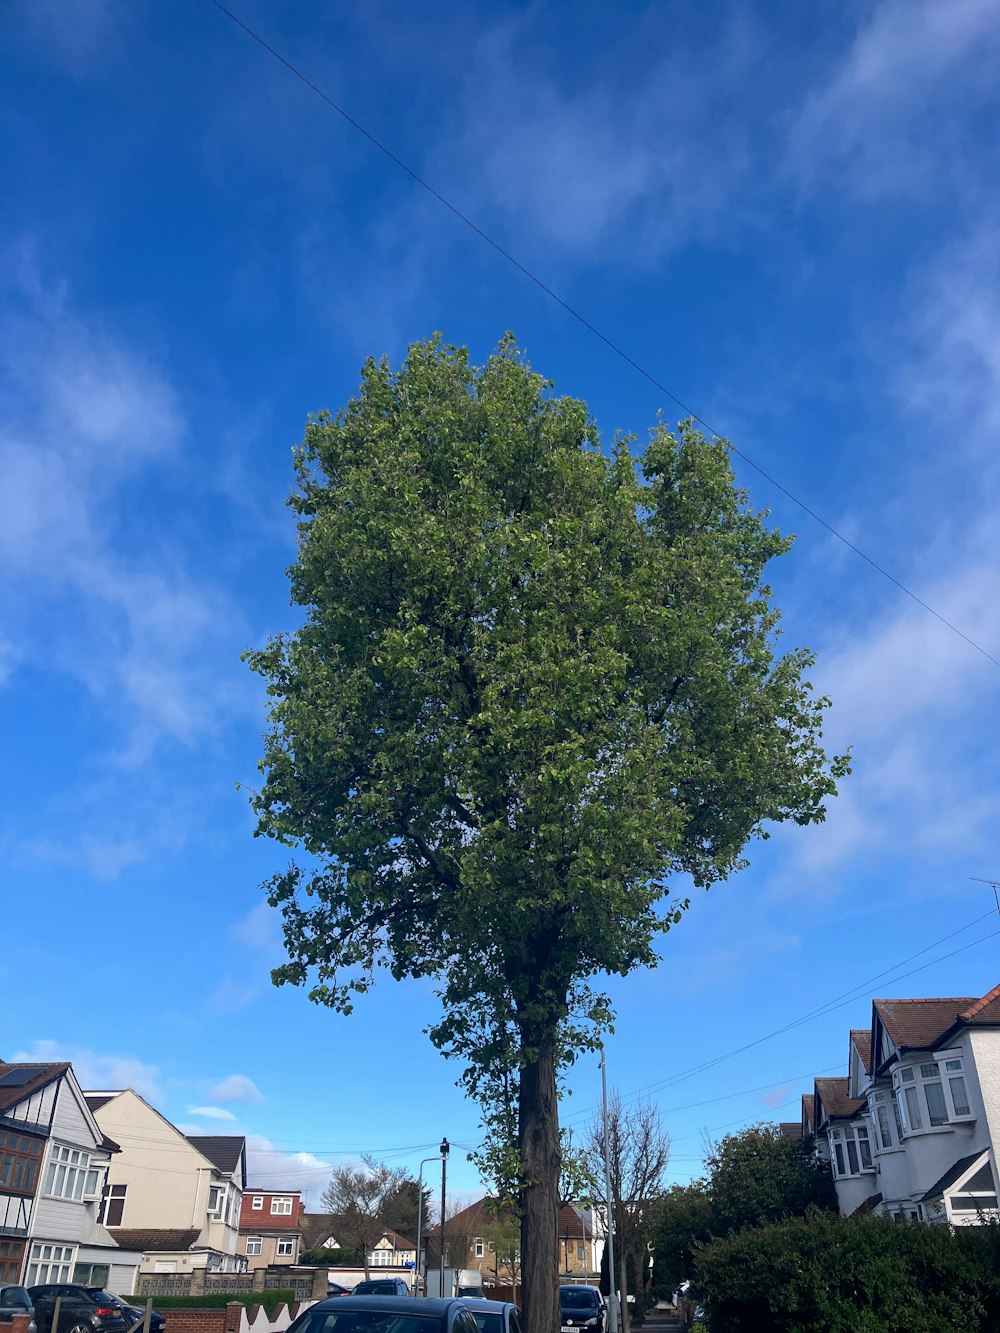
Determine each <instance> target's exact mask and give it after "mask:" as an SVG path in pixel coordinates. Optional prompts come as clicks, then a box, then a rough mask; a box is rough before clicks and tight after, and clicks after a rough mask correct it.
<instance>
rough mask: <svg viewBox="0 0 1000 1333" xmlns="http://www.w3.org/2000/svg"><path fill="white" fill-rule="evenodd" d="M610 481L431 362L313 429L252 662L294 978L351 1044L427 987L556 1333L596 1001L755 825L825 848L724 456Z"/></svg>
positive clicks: (300, 455) (576, 429)
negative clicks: (511, 1164)
mask: <svg viewBox="0 0 1000 1333" xmlns="http://www.w3.org/2000/svg"><path fill="white" fill-rule="evenodd" d="M632 444H633V441H631V440H630V439H627V438H619V439H617V440H615V441H614V443H613V444H612V445H611V447H610V448H609V449H608V451H607V452H604V451H602V449H601V444H600V439H599V436H598V432H597V429H596V427H595V425H594V423H593V421H592V420H591V418H590V416H589V414H588V411H587V408H586V405H585V404H584V403H583V402H580V401H578V400H575V399H572V398H560V397H557V396H555V395H554V394H553V393H552V392H551V386H550V385H548V384H547V382H546V381H545V380H544V379H543V378H542V377H541V376H540V375H538V374H536V373H534V372H533V371H532V370H531V369H530V367H529V366H528V365H527V364H526V363H525V361H524V359H523V357H522V356H521V354H520V353H519V351H518V349H517V347H516V345H515V343H514V341H513V339H512V338H511V337H508V338H505V339H504V340H503V341H502V342H501V344H500V346H499V348H498V350H497V352H496V353H495V354H494V355H493V356H491V357H490V358H489V360H488V361H487V362H486V364H485V365H482V366H475V365H473V364H472V363H471V362H470V360H469V357H468V354H467V352H466V351H465V350H464V349H462V348H455V347H449V346H446V345H444V344H443V343H442V342H441V341H440V339H438V338H434V339H431V340H430V341H427V342H422V343H416V344H414V345H413V346H412V347H411V348H410V349H409V352H408V354H407V357H406V359H405V361H404V363H403V365H402V366H401V368H400V369H399V370H393V369H392V368H391V367H390V366H389V364H388V363H387V362H386V361H380V362H376V361H374V360H370V361H368V362H366V364H365V366H364V369H363V372H362V379H361V386H360V389H359V391H358V393H357V395H356V396H355V397H354V398H352V399H351V401H350V402H349V403H348V404H347V405H346V406H345V407H344V408H343V409H342V410H341V411H340V412H338V413H337V414H336V416H333V415H330V414H329V413H321V414H320V415H318V416H317V417H315V418H313V419H311V420H310V421H309V423H308V425H307V428H306V434H305V440H304V443H303V445H302V447H301V448H300V449H299V450H298V452H297V454H296V469H297V482H298V485H297V489H296V491H295V493H294V495H293V496H292V500H291V503H292V505H293V508H294V509H295V511H296V512H297V514H298V517H299V550H298V558H297V560H296V562H295V564H294V565H293V567H292V568H291V570H290V578H291V588H292V598H293V601H294V603H295V604H296V605H297V606H299V607H300V608H301V609H302V611H303V613H304V619H303V623H302V625H301V627H300V628H299V629H297V630H296V631H295V632H293V633H291V634H287V635H283V636H280V637H278V638H276V639H273V640H272V641H271V642H269V643H268V644H267V645H266V646H265V647H263V648H261V649H259V650H257V651H254V652H251V653H249V654H248V655H247V656H248V659H249V661H250V664H251V666H252V668H253V669H254V670H255V671H257V672H259V673H260V674H261V675H262V676H263V677H264V678H265V679H266V681H267V687H268V693H269V696H270V704H269V712H270V729H269V731H268V733H267V735H266V738H265V746H266V748H265V753H264V757H263V759H262V761H261V768H262V771H263V772H264V774H265V781H264V785H263V788H262V790H261V792H260V793H259V794H258V795H257V796H256V797H255V798H254V807H255V810H256V813H257V817H258V828H257V831H258V833H259V834H261V835H265V836H268V837H273V838H276V839H278V840H279V841H281V842H283V843H285V844H287V845H288V846H290V847H297V848H299V849H300V850H301V852H302V853H303V854H304V857H305V860H304V861H302V862H299V861H293V862H292V864H290V865H289V867H288V869H287V870H286V871H284V872H283V873H280V874H278V875H276V876H275V877H274V878H273V879H272V880H271V881H269V883H268V885H267V888H268V894H269V901H270V902H271V903H272V904H273V905H275V906H277V907H280V908H281V910H282V913H283V917H284V938H285V947H286V950H287V953H288V961H287V962H286V963H284V964H283V965H282V966H280V967H278V968H277V969H276V970H275V972H274V974H273V975H274V980H275V982H276V983H277V984H282V983H286V982H287V983H292V984H297V985H302V984H307V983H308V984H309V986H310V989H309V995H310V998H311V999H312V1000H314V1001H315V1002H317V1003H319V1004H324V1005H329V1006H330V1007H332V1008H334V1009H338V1010H340V1011H342V1012H349V1011H350V1009H351V1007H352V1005H353V1002H354V999H355V997H356V996H357V995H358V994H359V993H362V992H364V991H365V990H367V989H368V988H369V987H370V985H371V984H372V982H373V979H374V977H375V974H376V972H377V971H378V970H379V969H380V968H385V969H387V970H388V971H389V973H390V974H391V975H392V976H393V977H395V978H397V979H400V980H401V979H403V978H407V977H433V978H435V979H436V980H437V982H438V985H439V994H440V997H441V1001H442V1011H441V1018H440V1021H439V1022H438V1023H437V1024H436V1025H435V1026H434V1027H433V1029H432V1032H431V1036H432V1038H433V1040H434V1041H435V1043H436V1044H437V1045H438V1046H440V1047H441V1048H442V1049H443V1050H445V1051H446V1052H448V1053H449V1054H452V1055H455V1056H457V1057H459V1058H460V1059H461V1060H463V1062H464V1064H465V1069H466V1073H465V1080H466V1086H467V1087H468V1088H469V1090H470V1092H472V1093H473V1094H474V1095H479V1096H481V1097H482V1098H483V1099H484V1101H485V1102H486V1106H487V1113H489V1109H490V1107H491V1106H493V1105H494V1104H495V1102H494V1100H493V1098H494V1097H495V1093H496V1090H497V1088H498V1087H499V1086H501V1082H502V1080H501V1079H500V1074H501V1073H503V1074H504V1075H505V1077H506V1079H507V1086H508V1087H511V1089H512V1093H513V1096H514V1097H515V1099H516V1105H517V1113H518V1114H517V1136H518V1163H517V1166H518V1178H517V1180H516V1184H515V1188H516V1194H517V1197H518V1201H519V1203H520V1207H521V1211H522V1255H523V1278H524V1301H525V1307H526V1310H527V1312H528V1319H529V1327H530V1328H531V1329H532V1333H535V1329H536V1328H537V1330H538V1333H542V1330H545V1333H548V1330H549V1328H550V1327H551V1326H552V1324H553V1323H554V1322H556V1321H557V1319H558V1314H557V1290H556V1281H557V1272H558V1269H557V1263H558V1256H557V1247H556V1242H555V1239H554V1238H555V1234H556V1228H555V1217H556V1215H557V1211H558V1176H559V1158H560V1147H559V1136H558V1105H557V1091H556V1080H557V1076H558V1070H559V1068H560V1066H561V1065H562V1064H563V1063H564V1062H565V1061H566V1060H567V1059H570V1058H572V1055H573V1053H574V1052H575V1051H577V1050H579V1049H580V1048H581V1047H584V1046H587V1045H590V1044H593V1043H594V1042H595V1041H596V1040H597V1039H598V1037H599V1034H600V1030H601V1029H602V1027H604V1026H606V1025H607V1023H608V1022H609V1020H610V1011H609V1006H608V1003H607V1000H606V999H605V997H604V996H603V995H602V993H601V991H600V988H599V986H598V987H597V988H596V989H595V988H594V986H593V985H592V980H593V978H595V977H600V976H601V975H608V974H618V975H622V976H624V975H627V974H628V973H629V972H630V971H631V970H632V969H634V968H635V967H638V966H640V965H648V966H653V965H654V964H655V963H656V961H657V953H656V948H655V944H656V941H657V939H658V937H659V936H661V935H662V933H663V932H664V931H665V930H667V929H668V928H669V927H670V926H671V925H672V924H676V922H677V921H679V920H680V917H681V912H682V909H683V906H684V905H685V903H684V900H683V899H682V900H681V901H678V900H677V899H676V898H671V897H670V893H669V885H670V882H671V879H672V877H674V876H678V875H681V874H684V875H687V876H690V878H691V880H692V881H693V882H694V884H695V885H698V886H702V887H706V888H707V887H708V886H710V885H711V884H713V883H714V882H716V881H717V880H720V879H722V878H724V877H726V876H727V875H729V874H731V873H732V872H733V871H735V870H737V869H738V868H739V867H740V866H741V865H742V864H743V854H744V848H745V846H746V843H747V841H748V839H750V838H753V837H756V836H766V825H767V824H768V823H769V822H778V821H782V820H786V819H792V820H795V821H797V822H798V823H801V824H807V823H810V822H813V821H817V820H821V819H822V818H823V816H824V803H825V801H826V799H827V798H828V797H829V796H830V795H832V794H833V792H834V790H835V786H836V781H837V778H838V777H839V776H840V775H841V774H843V773H844V772H845V771H846V769H847V764H846V760H845V759H844V758H838V759H833V760H829V759H828V758H827V756H826V755H825V753H824V751H823V747H822V739H821V738H822V730H821V728H822V719H823V712H824V708H825V703H826V701H825V700H822V699H818V698H816V697H814V695H813V693H812V691H811V689H810V686H809V683H808V680H807V678H806V677H807V673H808V670H809V668H810V666H811V664H812V658H811V655H810V654H809V653H808V652H807V651H805V650H793V651H790V652H787V653H785V654H783V655H781V654H779V653H778V652H777V648H776V634H777V628H778V619H779V617H778V612H777V610H776V609H775V608H774V607H773V606H772V604H771V601H770V593H769V589H768V588H767V586H766V584H765V583H764V582H763V578H762V575H763V571H764V568H765V566H766V565H767V563H768V561H770V560H771V559H772V558H773V557H775V556H778V555H780V554H782V553H783V552H785V551H787V550H788V548H789V545H790V542H789V540H788V539H787V538H785V537H783V536H781V535H780V534H779V533H777V532H775V531H774V530H772V529H771V528H769V527H768V525H767V523H766V522H765V521H764V517H763V516H761V515H759V514H756V513H753V512H752V511H751V510H750V509H749V508H748V506H747V502H746V496H745V495H744V494H743V493H742V492H741V491H740V490H738V489H737V488H736V487H735V485H734V480H733V474H732V470H731V467H730V462H729V457H728V451H727V448H726V445H725V443H724V442H723V441H719V440H714V441H712V440H706V439H704V438H703V437H702V436H701V435H700V434H699V433H698V432H697V431H696V430H695V429H694V428H693V426H692V425H691V424H690V423H682V424H681V426H680V427H679V429H678V431H677V433H676V434H674V433H672V432H671V431H670V430H668V429H666V428H665V427H664V426H662V425H658V426H657V427H656V428H655V429H654V430H653V431H652V433H651V436H650V439H649V441H648V443H647V444H646V446H645V448H644V449H643V450H642V451H641V454H640V456H639V458H638V460H636V459H635V458H634V457H633V453H632Z"/></svg>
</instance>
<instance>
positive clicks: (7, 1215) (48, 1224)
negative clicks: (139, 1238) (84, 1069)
mask: <svg viewBox="0 0 1000 1333" xmlns="http://www.w3.org/2000/svg"><path fill="white" fill-rule="evenodd" d="M117 1153H118V1145H117V1143H115V1142H114V1141H113V1140H112V1139H110V1138H108V1136H107V1135H106V1134H105V1133H104V1132H103V1130H102V1129H101V1128H100V1126H99V1125H98V1124H97V1122H96V1120H95V1119H94V1116H93V1114H92V1112H91V1110H90V1108H89V1107H88V1106H87V1102H86V1100H85V1098H84V1095H83V1093H82V1091H81V1089H80V1085H79V1083H78V1082H77V1080H76V1076H75V1074H74V1073H73V1068H72V1066H71V1065H69V1064H66V1063H59V1064H6V1063H4V1062H3V1061H0V1283H3V1282H11V1283H17V1282H22V1283H24V1284H25V1285H26V1286H32V1285H35V1284H36V1283H42V1282H81V1283H84V1284H85V1285H87V1286H110V1287H112V1288H114V1289H115V1290H118V1291H124V1292H126V1293H127V1292H130V1291H131V1290H132V1282H133V1278H134V1277H135V1273H136V1269H137V1268H138V1265H139V1255H138V1254H136V1253H132V1252H130V1251H129V1249H128V1247H127V1246H126V1247H122V1246H121V1245H119V1243H118V1241H117V1240H116V1239H115V1238H114V1237H113V1236H111V1235H110V1234H109V1232H108V1231H107V1229H106V1228H105V1227H103V1226H102V1225H101V1223H100V1220H99V1207H100V1201H101V1196H102V1193H103V1191H104V1187H105V1184H106V1181H107V1175H108V1169H109V1166H110V1163H111V1160H112V1158H113V1156H115V1155H117Z"/></svg>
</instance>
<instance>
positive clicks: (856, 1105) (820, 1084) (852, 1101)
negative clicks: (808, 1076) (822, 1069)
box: [816, 1078, 866, 1119]
mask: <svg viewBox="0 0 1000 1333" xmlns="http://www.w3.org/2000/svg"><path fill="white" fill-rule="evenodd" d="M849 1081H850V1080H849V1079H846V1078H818V1079H817V1080H816V1096H817V1097H818V1099H819V1100H820V1101H821V1102H822V1103H823V1110H824V1111H825V1112H826V1114H827V1116H830V1117H833V1116H838V1117H846V1118H848V1119H849V1118H850V1117H851V1116H852V1115H856V1114H857V1113H858V1111H860V1110H861V1108H862V1107H863V1106H864V1105H865V1104H866V1103H865V1099H864V1097H848V1095H847V1085H848V1083H849Z"/></svg>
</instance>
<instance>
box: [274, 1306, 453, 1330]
mask: <svg viewBox="0 0 1000 1333" xmlns="http://www.w3.org/2000/svg"><path fill="white" fill-rule="evenodd" d="M295 1333H445V1324H444V1320H443V1319H442V1318H441V1316H440V1315H424V1314H419V1313H414V1314H394V1313H393V1312H392V1311H390V1310H372V1311H368V1310H344V1311H343V1312H341V1311H340V1310H310V1311H309V1312H308V1314H307V1315H306V1316H305V1318H304V1319H303V1320H302V1322H301V1323H297V1324H296V1325H295Z"/></svg>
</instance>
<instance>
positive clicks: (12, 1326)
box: [0, 1314, 31, 1333]
mask: <svg viewBox="0 0 1000 1333" xmlns="http://www.w3.org/2000/svg"><path fill="white" fill-rule="evenodd" d="M30 1324H31V1315H27V1314H15V1315H11V1317H10V1319H0V1333H28V1327H29V1325H30Z"/></svg>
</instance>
